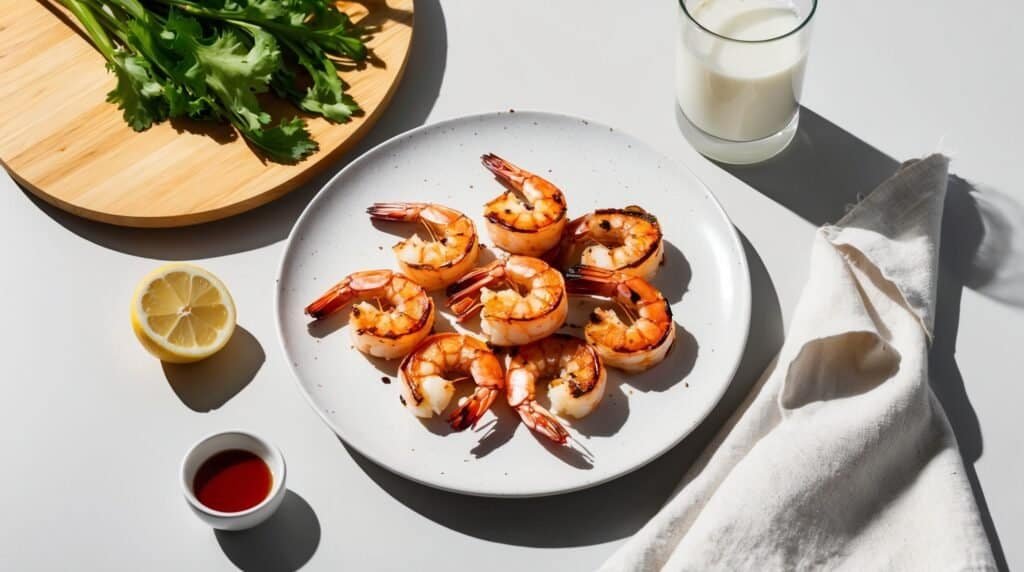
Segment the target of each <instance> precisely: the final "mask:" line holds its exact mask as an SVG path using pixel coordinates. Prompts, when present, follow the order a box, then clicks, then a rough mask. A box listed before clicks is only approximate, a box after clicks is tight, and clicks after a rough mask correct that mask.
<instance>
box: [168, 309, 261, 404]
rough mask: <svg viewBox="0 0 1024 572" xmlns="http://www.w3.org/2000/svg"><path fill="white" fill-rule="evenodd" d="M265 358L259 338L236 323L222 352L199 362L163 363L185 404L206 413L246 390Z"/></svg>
mask: <svg viewBox="0 0 1024 572" xmlns="http://www.w3.org/2000/svg"><path fill="white" fill-rule="evenodd" d="M266 358H267V356H266V354H264V353H263V346H261V345H260V342H259V341H257V340H256V337H255V336H253V335H252V334H251V333H249V330H246V329H245V328H243V327H241V326H237V327H236V328H235V333H234V335H232V336H231V339H230V340H228V343H227V345H226V346H224V348H223V349H221V350H220V351H219V352H217V353H215V354H213V355H212V356H210V357H208V358H206V359H204V360H202V361H198V362H196V363H183V364H176V363H164V364H163V368H164V376H165V377H167V383H168V384H170V386H171V389H173V390H174V393H175V394H176V395H177V396H178V399H181V402H182V403H184V404H185V405H187V406H188V407H189V408H190V409H192V410H193V411H198V412H200V413H206V412H207V411H213V410H214V409H218V408H220V406H222V405H224V404H225V403H227V402H228V400H229V399H231V398H232V397H234V396H235V395H238V393H239V392H240V391H242V390H243V389H245V386H247V385H249V382H250V381H252V380H253V378H255V377H256V373H257V372H258V371H259V370H260V368H261V367H263V362H264V361H266Z"/></svg>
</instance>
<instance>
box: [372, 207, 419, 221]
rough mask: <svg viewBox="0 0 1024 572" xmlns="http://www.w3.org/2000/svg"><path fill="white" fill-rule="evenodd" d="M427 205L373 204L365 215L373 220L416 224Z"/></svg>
mask: <svg viewBox="0 0 1024 572" xmlns="http://www.w3.org/2000/svg"><path fill="white" fill-rule="evenodd" d="M427 206H428V205H427V203H373V204H372V205H370V207H369V208H367V209H366V214H368V215H370V218H371V219H373V220H390V221H402V222H416V221H418V220H420V213H421V212H422V211H423V209H425V208H427Z"/></svg>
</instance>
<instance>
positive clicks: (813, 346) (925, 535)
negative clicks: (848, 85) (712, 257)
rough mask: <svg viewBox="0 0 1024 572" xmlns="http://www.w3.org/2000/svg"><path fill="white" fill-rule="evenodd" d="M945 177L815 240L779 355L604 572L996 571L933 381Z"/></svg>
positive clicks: (935, 160)
mask: <svg viewBox="0 0 1024 572" xmlns="http://www.w3.org/2000/svg"><path fill="white" fill-rule="evenodd" d="M947 168H948V160H947V159H946V158H945V157H942V156H940V155H934V156H931V157H928V158H926V159H923V160H919V161H915V162H912V163H908V164H905V165H904V166H903V167H902V168H901V169H900V171H899V172H898V173H897V174H896V175H895V176H894V177H893V178H891V179H890V180H888V181H886V182H885V183H883V184H882V185H881V186H880V187H879V188H878V189H876V190H875V191H874V192H873V193H872V194H871V195H869V196H868V197H867V198H866V199H864V201H862V202H861V203H860V204H859V205H857V206H856V207H855V208H854V209H853V210H852V211H851V212H850V213H849V214H848V215H847V216H846V217H844V218H843V220H842V221H840V222H839V223H838V224H836V225H834V226H825V227H822V228H821V229H819V230H818V232H817V234H816V236H815V239H814V244H813V247H812V252H811V265H810V278H809V279H808V282H807V285H806V286H805V287H804V291H803V293H802V295H801V297H800V301H799V303H798V304H797V308H796V311H795V312H794V315H793V319H792V323H791V325H790V328H789V335H788V336H787V338H786V341H785V343H784V344H783V346H782V349H781V351H780V353H779V355H778V357H777V358H776V359H775V361H774V362H773V364H772V365H770V366H769V368H768V370H767V371H766V372H765V374H764V375H763V376H762V378H761V380H760V381H759V382H758V383H757V384H756V385H755V387H754V389H753V390H751V394H750V395H749V396H748V397H747V398H746V400H745V401H744V403H743V404H742V405H741V406H740V408H739V409H738V410H737V411H736V412H735V413H734V414H733V416H732V418H731V419H730V420H729V421H728V422H727V423H726V425H725V427H723V429H722V430H721V432H720V433H719V434H718V436H716V438H715V439H714V440H713V441H712V442H711V444H710V445H709V446H708V448H707V450H706V451H704V453H703V454H702V455H701V457H700V458H699V459H698V460H697V462H696V463H695V464H694V465H693V466H692V467H691V468H690V470H689V472H688V473H687V474H686V475H685V476H684V477H683V481H682V483H681V484H680V486H679V488H678V489H677V491H676V492H675V493H674V495H673V497H672V499H671V500H670V501H669V502H668V504H667V505H666V506H665V507H664V508H663V509H662V510H661V512H659V513H658V514H657V515H656V516H655V517H654V518H653V519H652V520H651V522H649V523H648V524H647V525H646V526H645V527H644V528H643V529H641V530H640V531H639V532H638V533H637V534H636V535H635V536H634V537H633V538H632V539H630V540H629V541H628V542H627V543H626V544H625V545H624V546H623V547H622V548H621V549H620V550H619V551H618V552H617V553H615V554H614V555H613V556H612V558H611V559H610V560H609V561H608V562H607V563H605V565H604V567H603V569H604V570H609V571H610V570H630V571H633V570H662V569H664V570H819V569H827V570H831V569H840V570H856V571H862V570H995V569H996V566H995V563H994V559H993V556H992V552H991V548H990V546H989V544H988V540H987V538H986V536H985V531H984V529H983V528H982V524H981V519H980V518H979V515H978V509H977V506H976V505H975V502H974V497H973V495H972V493H971V488H970V485H969V484H968V481H967V479H966V477H965V475H964V470H963V465H962V461H961V458H960V454H959V451H958V450H957V444H956V439H955V437H954V436H953V432H952V430H951V428H950V425H949V421H948V420H947V418H946V415H945V413H944V412H943V410H942V407H941V406H940V405H939V402H938V401H937V400H936V398H935V395H934V394H933V393H932V391H931V389H930V387H929V384H928V345H929V342H930V339H931V332H932V320H933V315H934V300H935V289H936V276H937V272H936V271H937V265H938V250H939V229H940V224H941V219H942V207H943V201H944V198H945V192H946V180H947ZM822 192H828V189H822Z"/></svg>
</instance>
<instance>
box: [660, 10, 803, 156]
mask: <svg viewBox="0 0 1024 572" xmlns="http://www.w3.org/2000/svg"><path fill="white" fill-rule="evenodd" d="M686 6H687V9H688V10H689V12H690V15H691V16H692V18H693V19H694V20H696V21H697V22H699V23H700V24H701V25H702V26H703V27H704V28H706V29H708V30H711V31H713V32H715V33H716V34H720V35H722V36H726V37H728V38H733V39H738V40H766V39H769V38H775V37H778V36H782V35H785V34H786V33H788V32H790V31H792V30H793V29H795V28H797V27H798V26H799V25H800V22H801V20H802V18H801V15H800V14H798V13H797V11H796V9H795V7H794V6H793V5H792V4H788V3H782V2H779V1H777V0H694V1H688V2H687V3H686ZM680 16H681V18H682V19H683V20H682V22H681V25H682V33H681V34H680V41H679V44H678V53H677V58H676V66H677V69H676V97H677V99H678V101H679V106H680V108H681V109H682V111H683V113H684V114H685V115H686V117H687V118H688V119H689V120H690V122H691V123H693V124H694V125H695V126H697V127H698V128H700V129H701V130H702V131H704V132H706V133H708V134H710V135H713V136H715V137H718V138H720V139H727V140H731V141H752V140H755V139H762V138H765V137H768V136H770V135H773V134H775V133H778V132H779V131H781V130H782V129H783V128H785V127H786V126H787V125H788V124H789V123H790V122H791V121H792V120H793V118H794V117H795V116H796V113H797V110H798V108H799V99H800V89H801V87H802V85H803V75H804V66H805V63H806V61H807V47H806V44H807V36H806V34H802V33H796V34H792V35H790V36H788V37H785V38H782V39H778V40H773V41H767V42H757V43H743V42H735V41H730V40H727V39H723V38H720V37H717V36H715V35H713V34H709V33H707V32H706V31H704V30H701V29H700V28H699V27H697V26H696V25H694V24H693V22H691V21H690V19H689V18H687V16H686V14H683V13H682V11H680Z"/></svg>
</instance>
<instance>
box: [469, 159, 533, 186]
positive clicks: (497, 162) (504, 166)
mask: <svg viewBox="0 0 1024 572" xmlns="http://www.w3.org/2000/svg"><path fill="white" fill-rule="evenodd" d="M480 161H481V162H482V163H483V164H484V167H487V170H488V171H490V172H491V173H493V174H494V176H495V177H498V178H499V179H501V180H502V181H505V182H506V183H509V184H511V185H513V186H514V187H520V186H522V184H523V181H525V180H526V176H527V173H526V172H525V171H523V170H522V169H520V168H519V167H516V166H515V165H513V164H512V163H509V162H508V161H506V160H504V159H502V158H501V157H499V156H497V155H495V154H494V153H488V154H486V155H483V156H481V157H480Z"/></svg>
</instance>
